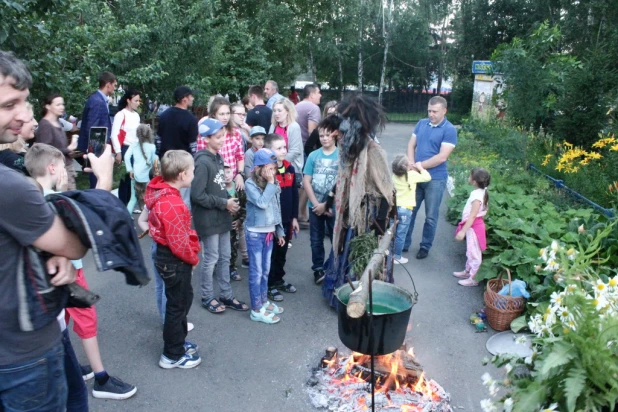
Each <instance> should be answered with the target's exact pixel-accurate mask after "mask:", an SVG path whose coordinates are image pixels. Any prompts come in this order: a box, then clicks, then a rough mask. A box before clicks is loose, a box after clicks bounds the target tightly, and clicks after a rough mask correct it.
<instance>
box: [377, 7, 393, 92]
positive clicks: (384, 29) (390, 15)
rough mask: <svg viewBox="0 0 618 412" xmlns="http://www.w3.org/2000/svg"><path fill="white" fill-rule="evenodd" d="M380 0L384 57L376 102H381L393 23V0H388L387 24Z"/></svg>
mask: <svg viewBox="0 0 618 412" xmlns="http://www.w3.org/2000/svg"><path fill="white" fill-rule="evenodd" d="M385 2H386V0H383V1H382V34H383V35H384V59H383V60H382V75H381V76H380V90H379V91H378V102H379V103H380V104H382V91H383V90H384V79H385V77H386V61H387V60H388V48H389V46H390V43H391V36H390V31H391V26H392V24H393V20H392V19H393V0H390V4H389V5H388V24H387V23H386V13H385V11H384V3H385Z"/></svg>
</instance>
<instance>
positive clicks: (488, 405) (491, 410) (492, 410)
mask: <svg viewBox="0 0 618 412" xmlns="http://www.w3.org/2000/svg"><path fill="white" fill-rule="evenodd" d="M481 409H483V412H497V411H498V410H497V409H496V405H494V403H493V402H492V400H491V399H483V400H482V401H481Z"/></svg>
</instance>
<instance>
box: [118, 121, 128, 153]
mask: <svg viewBox="0 0 618 412" xmlns="http://www.w3.org/2000/svg"><path fill="white" fill-rule="evenodd" d="M122 116H123V117H122V123H120V131H119V132H118V142H119V143H120V147H122V145H123V144H124V139H125V138H126V137H127V131H126V130H124V124H125V122H126V121H127V116H125V115H124V113H123V115H122Z"/></svg>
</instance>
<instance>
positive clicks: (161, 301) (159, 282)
mask: <svg viewBox="0 0 618 412" xmlns="http://www.w3.org/2000/svg"><path fill="white" fill-rule="evenodd" d="M150 254H151V255H152V270H153V271H154V278H155V296H156V297H157V309H159V316H161V323H165V304H166V303H167V298H166V297H165V283H163V278H162V277H161V275H160V274H159V271H158V270H157V265H156V257H157V242H155V241H154V240H153V241H152V246H151V247H150Z"/></svg>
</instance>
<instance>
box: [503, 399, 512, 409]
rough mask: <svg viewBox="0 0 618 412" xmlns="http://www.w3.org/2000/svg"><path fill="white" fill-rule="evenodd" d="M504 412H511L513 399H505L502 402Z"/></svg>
mask: <svg viewBox="0 0 618 412" xmlns="http://www.w3.org/2000/svg"><path fill="white" fill-rule="evenodd" d="M503 406H504V412H512V411H513V398H506V399H505V400H504V405H503Z"/></svg>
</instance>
